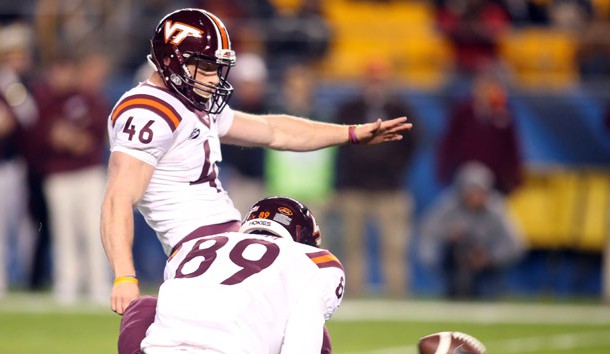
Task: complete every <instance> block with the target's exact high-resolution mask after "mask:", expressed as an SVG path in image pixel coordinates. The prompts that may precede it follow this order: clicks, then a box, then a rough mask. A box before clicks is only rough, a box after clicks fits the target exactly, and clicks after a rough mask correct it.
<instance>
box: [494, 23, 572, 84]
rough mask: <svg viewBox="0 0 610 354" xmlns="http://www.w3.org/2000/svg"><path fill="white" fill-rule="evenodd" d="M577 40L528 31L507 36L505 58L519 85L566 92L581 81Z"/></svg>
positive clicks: (546, 31) (503, 47) (568, 35)
mask: <svg viewBox="0 0 610 354" xmlns="http://www.w3.org/2000/svg"><path fill="white" fill-rule="evenodd" d="M576 44H577V43H576V39H575V38H574V36H573V35H572V34H571V33H568V32H562V31H557V30H551V29H542V28H528V29H523V30H518V31H515V32H512V33H510V34H508V35H506V36H505V37H504V38H502V40H501V43H500V53H501V56H502V57H503V58H504V59H505V60H506V62H507V64H508V65H509V67H510V68H511V70H512V71H513V73H514V77H515V81H516V84H518V85H521V86H524V87H527V88H544V89H552V90H554V89H566V88H569V87H571V86H572V85H574V84H575V83H576V82H577V79H578V73H577V70H576V64H575V51H576Z"/></svg>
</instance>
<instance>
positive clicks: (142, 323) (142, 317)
mask: <svg viewBox="0 0 610 354" xmlns="http://www.w3.org/2000/svg"><path fill="white" fill-rule="evenodd" d="M156 308H157V298H156V297H153V296H142V297H139V298H137V299H136V300H134V301H132V302H131V303H130V304H129V306H127V309H125V313H123V318H121V327H120V329H119V343H118V349H119V354H143V353H144V352H142V351H141V350H140V343H141V342H142V340H143V339H144V337H146V330H147V329H148V327H149V326H150V325H151V324H152V323H153V321H154V320H155V312H156ZM331 352H332V346H331V342H330V335H329V333H328V330H327V329H326V326H324V339H323V341H322V350H321V354H331Z"/></svg>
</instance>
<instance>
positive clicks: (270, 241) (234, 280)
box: [119, 197, 345, 354]
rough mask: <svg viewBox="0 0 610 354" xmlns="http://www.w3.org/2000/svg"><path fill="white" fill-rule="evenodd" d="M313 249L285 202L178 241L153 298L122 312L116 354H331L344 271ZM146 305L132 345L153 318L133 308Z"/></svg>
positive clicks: (302, 219)
mask: <svg viewBox="0 0 610 354" xmlns="http://www.w3.org/2000/svg"><path fill="white" fill-rule="evenodd" d="M319 245H320V232H319V228H318V225H317V223H316V221H315V218H314V216H313V215H312V214H311V212H310V211H309V210H308V209H307V207H305V206H304V205H303V204H301V203H300V202H298V201H296V200H294V199H290V198H286V197H269V198H265V199H263V200H261V201H258V202H257V203H255V204H254V205H253V206H252V208H251V209H250V212H249V213H248V215H247V216H246V217H245V218H244V221H243V222H242V226H241V228H240V230H239V232H227V233H220V234H216V235H208V236H203V237H192V238H185V239H184V240H182V242H181V243H180V244H179V245H177V246H176V248H175V250H174V251H173V253H172V255H171V256H170V258H169V259H168V261H167V264H166V266H165V272H164V279H165V281H164V283H163V284H162V285H161V288H160V290H159V295H158V300H157V301H156V300H155V298H153V297H143V298H140V299H138V300H136V301H134V302H132V303H131V305H130V306H129V307H127V309H126V311H125V314H124V316H123V319H122V322H121V333H120V335H119V353H138V352H140V353H145V354H167V353H230V354H236V353H282V354H289V353H295V354H307V353H316V354H317V353H330V352H331V348H330V340H329V338H328V333H327V331H326V329H325V326H324V324H325V321H326V320H328V319H329V318H330V317H331V316H332V315H333V313H334V312H335V311H336V310H337V308H338V307H339V305H340V303H341V300H342V299H343V294H344V291H345V273H344V271H343V266H342V265H341V263H340V262H339V260H338V259H337V258H336V257H335V256H334V255H333V254H331V253H330V252H329V251H327V250H323V249H320V248H318V247H319ZM155 302H156V315H155V316H154V322H153V323H152V324H151V325H150V327H148V330H147V331H146V337H145V338H144V340H142V341H141V346H138V342H137V341H138V340H139V339H140V338H141V336H142V333H144V332H143V331H144V330H146V327H147V326H148V324H149V323H147V321H151V320H152V318H151V317H150V318H148V319H146V318H141V317H139V313H140V310H141V309H142V308H144V311H142V313H149V310H150V307H153V306H155ZM147 316H150V315H147ZM138 331H139V333H138ZM323 338H324V339H323ZM140 349H141V351H140Z"/></svg>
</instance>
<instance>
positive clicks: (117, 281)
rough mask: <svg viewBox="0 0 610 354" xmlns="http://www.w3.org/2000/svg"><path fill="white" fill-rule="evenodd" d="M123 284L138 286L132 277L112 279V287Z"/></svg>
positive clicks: (136, 280)
mask: <svg viewBox="0 0 610 354" xmlns="http://www.w3.org/2000/svg"><path fill="white" fill-rule="evenodd" d="M123 283H134V284H138V278H136V277H135V276H133V275H125V276H122V277H116V278H115V279H114V283H113V285H117V284H123Z"/></svg>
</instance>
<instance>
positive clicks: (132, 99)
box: [110, 94, 182, 132]
mask: <svg viewBox="0 0 610 354" xmlns="http://www.w3.org/2000/svg"><path fill="white" fill-rule="evenodd" d="M134 108H141V109H146V110H149V111H151V112H153V113H155V114H157V115H158V116H159V117H161V118H163V120H164V121H165V122H166V123H167V125H168V126H169V127H170V129H171V130H172V132H173V131H175V130H176V129H177V128H178V125H179V124H180V122H181V121H182V117H181V115H180V114H179V113H178V112H177V111H176V109H175V108H174V107H173V106H172V105H171V104H169V103H168V102H166V101H164V100H161V99H159V98H157V97H155V96H152V95H147V94H135V95H130V96H127V97H124V98H123V99H121V100H120V101H119V102H118V103H117V104H116V106H115V107H114V109H113V110H112V113H111V114H110V119H111V121H112V126H113V127H114V124H115V123H116V121H117V118H118V117H119V116H121V114H123V113H125V112H126V111H128V110H130V109H134Z"/></svg>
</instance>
